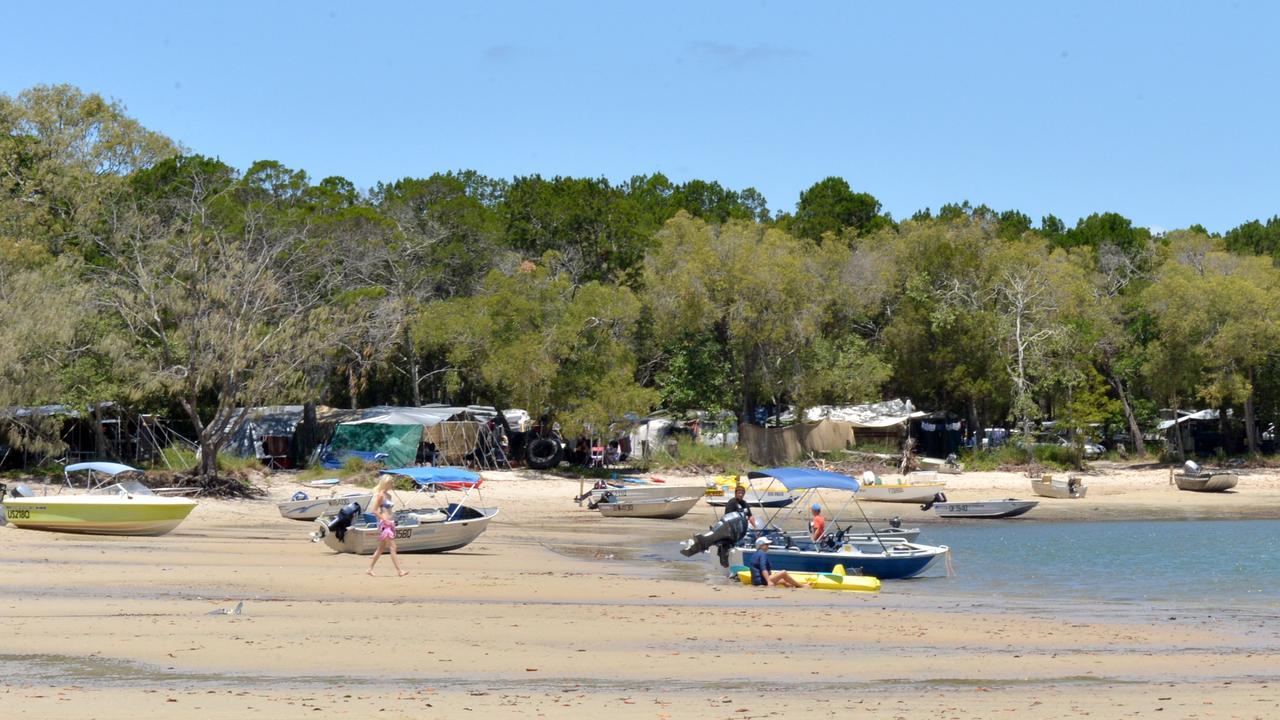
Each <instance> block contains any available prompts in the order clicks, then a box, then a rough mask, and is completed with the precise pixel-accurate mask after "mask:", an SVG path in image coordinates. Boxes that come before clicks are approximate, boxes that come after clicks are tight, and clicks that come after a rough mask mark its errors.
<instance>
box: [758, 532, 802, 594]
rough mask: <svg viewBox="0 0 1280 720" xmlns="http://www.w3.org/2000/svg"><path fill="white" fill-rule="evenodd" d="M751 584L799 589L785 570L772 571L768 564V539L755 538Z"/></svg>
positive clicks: (797, 583)
mask: <svg viewBox="0 0 1280 720" xmlns="http://www.w3.org/2000/svg"><path fill="white" fill-rule="evenodd" d="M748 567H750V568H751V584H752V585H769V586H778V585H781V586H783V587H793V588H794V587H800V583H799V582H798V581H797V580H796V579H795V578H793V577H791V573H789V572H787V571H786V570H778V571H774V569H773V565H772V563H770V562H769V538H767V537H764V536H763V535H762V536H760V537H758V538H756V551H755V553H754V554H753V555H752V556H751V564H750V565H749V566H748Z"/></svg>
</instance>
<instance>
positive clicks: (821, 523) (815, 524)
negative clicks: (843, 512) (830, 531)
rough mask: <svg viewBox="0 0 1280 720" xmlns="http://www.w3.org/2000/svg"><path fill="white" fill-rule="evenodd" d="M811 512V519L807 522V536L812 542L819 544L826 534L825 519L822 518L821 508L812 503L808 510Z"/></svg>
mask: <svg viewBox="0 0 1280 720" xmlns="http://www.w3.org/2000/svg"><path fill="white" fill-rule="evenodd" d="M809 509H810V510H812V511H813V519H812V520H810V521H809V536H810V537H812V538H813V541H814V542H820V541H821V540H822V536H823V535H825V534H826V532H827V519H826V518H824V517H822V506H821V505H819V504H818V503H814V504H813V506H812V507H810V508H809Z"/></svg>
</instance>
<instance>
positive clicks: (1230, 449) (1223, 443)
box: [1218, 403, 1236, 455]
mask: <svg viewBox="0 0 1280 720" xmlns="http://www.w3.org/2000/svg"><path fill="white" fill-rule="evenodd" d="M1232 439H1233V438H1232V435H1231V423H1230V422H1229V421H1228V420H1227V404H1226V403H1223V404H1222V405H1221V406H1220V407H1219V408H1218V446H1219V447H1220V448H1221V449H1222V452H1223V453H1225V454H1227V455H1232V454H1234V453H1235V451H1236V448H1235V445H1236V444H1235V443H1234V442H1232Z"/></svg>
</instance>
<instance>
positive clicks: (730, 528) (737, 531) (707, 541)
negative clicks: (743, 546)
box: [680, 512, 747, 567]
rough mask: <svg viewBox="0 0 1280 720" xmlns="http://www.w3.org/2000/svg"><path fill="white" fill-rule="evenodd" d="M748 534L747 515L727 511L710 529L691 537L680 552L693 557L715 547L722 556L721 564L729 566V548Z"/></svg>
mask: <svg viewBox="0 0 1280 720" xmlns="http://www.w3.org/2000/svg"><path fill="white" fill-rule="evenodd" d="M746 534H747V516H745V515H743V514H742V513H737V512H731V513H725V515H724V517H722V518H720V520H719V521H718V522H716V524H715V525H712V526H711V529H710V530H708V531H706V532H704V533H700V534H698V535H694V536H693V537H691V538H689V540H688V541H687V542H686V543H685V546H684V547H682V548H680V554H681V555H684V556H685V557H693V556H694V555H697V554H698V553H700V552H706V551H707V550H710V549H711V548H712V547H714V548H716V553H717V554H718V555H719V556H720V564H721V565H722V566H724V567H729V548H731V547H733V546H734V545H735V544H737V542H738V541H739V540H741V539H742V538H743V537H744V536H745V535H746Z"/></svg>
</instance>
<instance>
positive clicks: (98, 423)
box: [89, 403, 120, 460]
mask: <svg viewBox="0 0 1280 720" xmlns="http://www.w3.org/2000/svg"><path fill="white" fill-rule="evenodd" d="M103 405H104V403H94V404H93V405H90V406H89V418H90V419H91V420H93V445H94V448H93V450H94V455H95V456H97V457H100V458H108V459H111V460H119V459H120V454H119V453H117V452H116V448H115V446H114V445H112V444H111V440H110V439H109V438H108V437H107V434H106V433H105V432H103V431H102V406H103ZM117 427H118V426H117Z"/></svg>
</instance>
